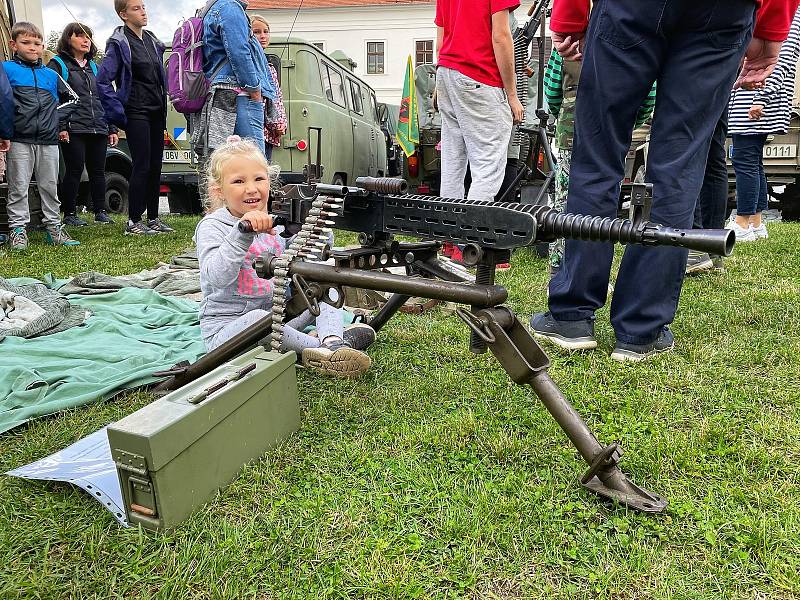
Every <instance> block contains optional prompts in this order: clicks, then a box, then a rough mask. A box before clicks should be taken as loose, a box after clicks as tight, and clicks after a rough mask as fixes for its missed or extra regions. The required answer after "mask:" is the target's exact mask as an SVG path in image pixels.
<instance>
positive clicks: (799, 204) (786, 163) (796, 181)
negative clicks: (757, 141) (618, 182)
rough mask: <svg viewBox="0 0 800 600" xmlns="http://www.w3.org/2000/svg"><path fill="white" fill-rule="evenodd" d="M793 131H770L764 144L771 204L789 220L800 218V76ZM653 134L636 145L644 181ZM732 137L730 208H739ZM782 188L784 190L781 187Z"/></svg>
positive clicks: (637, 172)
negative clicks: (775, 133)
mask: <svg viewBox="0 0 800 600" xmlns="http://www.w3.org/2000/svg"><path fill="white" fill-rule="evenodd" d="M791 115H792V116H791V120H790V121H789V131H788V132H787V133H784V134H781V135H770V136H768V137H767V142H766V144H764V172H765V173H766V176H767V186H768V187H769V196H770V198H769V202H770V208H777V209H780V211H781V217H782V218H783V220H785V221H800V155H798V148H799V147H800V78H796V79H795V86H794V101H793V102H792V113H791ZM649 146H650V141H649V136H648V138H647V139H646V140H644V142H643V143H642V144H641V145H640V146H639V147H638V148H637V149H636V152H635V158H634V163H635V166H634V167H633V173H634V179H635V180H637V181H644V177H645V175H646V171H645V165H646V164H647V152H648V149H649ZM731 148H732V146H731V140H730V138H728V139H727V140H726V142H725V150H726V154H727V157H728V210H729V211H731V210H733V209H734V208H736V173H735V172H734V170H733V165H732V164H731V160H730V157H731V151H732V150H731ZM778 188H780V189H781V191H778Z"/></svg>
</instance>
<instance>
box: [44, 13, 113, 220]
mask: <svg viewBox="0 0 800 600" xmlns="http://www.w3.org/2000/svg"><path fill="white" fill-rule="evenodd" d="M56 51H57V54H56V56H55V58H53V59H52V60H51V61H50V62H49V63H48V65H47V66H48V67H50V68H51V69H53V70H54V71H55V72H56V73H58V74H59V75H60V76H61V77H62V79H64V80H66V82H67V83H68V84H69V86H70V87H71V88H72V89H73V90H74V91H75V93H76V94H77V95H78V98H79V101H78V103H77V105H76V106H75V108H74V110H73V111H72V112H71V113H70V114H69V120H68V121H64V122H61V123H60V124H59V134H58V139H59V141H60V145H61V154H62V156H63V157H64V164H65V166H66V170H65V173H64V179H63V181H62V183H61V188H60V193H59V195H60V196H61V198H60V199H61V207H62V209H63V210H64V224H65V225H75V226H83V225H86V224H87V223H86V221H84V220H83V219H81V218H79V217H78V216H77V214H75V202H76V200H77V198H78V186H79V184H80V180H81V175H82V174H83V167H84V165H85V166H86V171H87V173H88V174H89V188H90V191H91V196H92V206H93V207H94V213H95V216H94V220H95V222H96V223H107V224H108V223H113V221H112V220H111V218H110V217H109V216H108V215H107V214H106V210H107V209H108V207H107V206H106V180H105V165H106V146H107V145H108V144H110V145H111V146H116V145H117V142H118V137H117V128H116V127H114V126H113V125H112V126H109V124H108V122H107V121H106V116H105V112H104V111H103V105H102V104H101V103H100V97H99V96H98V94H97V80H96V76H97V65H96V64H95V63H94V61H93V60H92V59H93V58H94V55H95V54H96V53H97V47H96V46H95V45H94V42H93V41H92V30H91V29H89V28H88V27H87V26H86V25H83V24H81V23H70V24H69V25H67V26H66V27H65V28H64V31H63V33H62V34H61V38H60V39H59V40H58V45H57V46H56ZM71 99H72V98H68V97H67V98H62V102H65V101H68V100H71Z"/></svg>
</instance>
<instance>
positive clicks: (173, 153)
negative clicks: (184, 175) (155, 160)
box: [163, 150, 192, 163]
mask: <svg viewBox="0 0 800 600" xmlns="http://www.w3.org/2000/svg"><path fill="white" fill-rule="evenodd" d="M163 160H164V162H171V163H190V162H192V151H191V150H164V159H163Z"/></svg>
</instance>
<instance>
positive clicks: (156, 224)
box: [147, 219, 175, 233]
mask: <svg viewBox="0 0 800 600" xmlns="http://www.w3.org/2000/svg"><path fill="white" fill-rule="evenodd" d="M147 226H148V227H149V228H150V229H152V230H153V231H155V232H156V233H172V232H173V231H175V230H174V229H173V228H172V227H170V226H169V225H167V224H166V223H164V222H163V221H162V220H161V219H150V220H149V221H148V222H147Z"/></svg>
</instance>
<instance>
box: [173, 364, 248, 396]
mask: <svg viewBox="0 0 800 600" xmlns="http://www.w3.org/2000/svg"><path fill="white" fill-rule="evenodd" d="M255 368H256V363H250V364H249V365H247V366H246V367H242V368H241V369H239V370H238V371H236V372H235V373H234V374H233V375H229V376H228V377H224V378H222V379H220V380H219V381H218V382H217V383H212V384H211V385H210V386H208V387H207V388H206V389H204V390H203V391H202V392H200V393H199V394H197V395H196V396H192V397H191V398H189V400H188V402H189V404H200V403H201V402H202V401H203V400H205V399H206V398H208V397H209V396H210V395H211V394H213V393H214V392H218V391H219V390H221V389H222V388H224V387H225V386H226V385H228V384H229V383H232V382H234V381H239V380H240V379H241V378H242V377H244V376H245V375H247V374H248V373H249V372H250V371H255Z"/></svg>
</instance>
